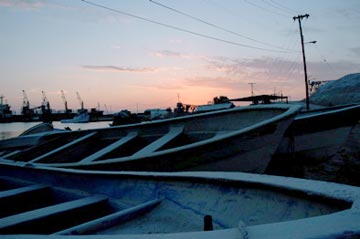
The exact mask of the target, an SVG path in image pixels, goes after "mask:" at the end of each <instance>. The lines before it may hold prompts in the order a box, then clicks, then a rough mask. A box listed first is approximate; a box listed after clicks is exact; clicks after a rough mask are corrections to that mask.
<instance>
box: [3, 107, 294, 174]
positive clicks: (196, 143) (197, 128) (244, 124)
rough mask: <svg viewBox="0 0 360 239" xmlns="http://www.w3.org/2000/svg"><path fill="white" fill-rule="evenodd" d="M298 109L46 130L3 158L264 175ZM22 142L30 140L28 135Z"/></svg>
mask: <svg viewBox="0 0 360 239" xmlns="http://www.w3.org/2000/svg"><path fill="white" fill-rule="evenodd" d="M299 109H300V106H289V105H270V106H252V107H241V108H233V109H229V110H222V111H217V112H211V113H203V114H196V115H191V116H186V117H179V118H174V119H168V120H160V121H154V122H150V123H143V124H133V125H127V126H118V127H111V128H106V129H105V128H104V129H94V130H84V131H73V132H62V133H58V134H49V135H47V136H44V137H43V138H40V139H37V141H35V140H34V142H35V143H34V144H32V145H31V147H29V148H27V149H21V150H20V151H19V152H16V151H15V152H14V154H11V152H7V155H5V156H4V157H3V160H5V161H6V160H7V161H20V162H23V163H24V164H27V165H32V166H34V167H36V166H52V167H64V168H79V169H88V170H89V169H91V170H100V169H101V170H130V171H132V170H141V171H179V170H206V171H216V170H222V171H244V172H253V173H263V172H264V171H265V170H266V168H267V165H268V164H269V162H270V160H271V158H272V155H273V154H274V152H275V150H276V149H277V147H278V144H279V142H280V140H281V139H282V137H283V134H284V132H285V131H286V129H287V128H288V126H289V125H290V124H291V122H292V121H293V119H294V117H295V115H296V114H297V112H298V111H299ZM18 141H21V138H15V139H14V140H8V141H4V142H0V149H3V150H4V151H5V150H6V147H10V146H11V143H12V142H16V145H19V142H18ZM24 142H26V143H32V141H31V139H30V140H29V138H27V139H26V140H25V138H24ZM39 142H41V143H39ZM26 143H24V145H25V144H26ZM2 145H6V147H4V146H3V147H2ZM9 145H10V146H9ZM14 150H15V149H14Z"/></svg>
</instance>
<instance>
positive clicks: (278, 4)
mask: <svg viewBox="0 0 360 239" xmlns="http://www.w3.org/2000/svg"><path fill="white" fill-rule="evenodd" d="M270 2H272V3H273V4H275V5H277V6H279V7H281V8H283V9H286V10H288V11H289V12H290V13H291V14H297V11H295V10H293V9H291V8H288V7H286V6H284V5H282V4H280V3H278V2H276V1H274V0H270Z"/></svg>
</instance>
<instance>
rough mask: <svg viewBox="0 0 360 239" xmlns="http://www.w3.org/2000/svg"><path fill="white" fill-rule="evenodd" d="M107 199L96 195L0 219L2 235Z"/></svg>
mask: <svg viewBox="0 0 360 239" xmlns="http://www.w3.org/2000/svg"><path fill="white" fill-rule="evenodd" d="M107 199H108V198H107V197H106V196H99V195H95V196H90V197H86V198H82V199H78V200H73V201H70V202H65V203H60V204H57V205H53V206H49V207H44V208H40V209H36V210H32V211H28V212H24V213H20V214H16V215H12V216H8V217H4V218H1V219H0V233H3V232H7V231H8V230H16V227H18V226H20V227H21V226H23V225H25V224H31V223H33V222H37V221H40V220H46V218H48V217H50V216H56V215H59V214H63V213H66V212H71V211H73V210H76V209H79V208H84V207H89V206H92V205H94V204H97V203H100V202H104V201H106V200H107ZM39 224H41V223H39Z"/></svg>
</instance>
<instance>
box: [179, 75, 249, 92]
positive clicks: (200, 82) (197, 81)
mask: <svg viewBox="0 0 360 239" xmlns="http://www.w3.org/2000/svg"><path fill="white" fill-rule="evenodd" d="M185 83H186V85H188V86H201V87H210V88H223V89H233V88H237V87H240V86H241V85H243V84H244V83H243V82H241V81H240V80H238V79H234V78H232V77H209V76H198V77H192V78H186V79H185Z"/></svg>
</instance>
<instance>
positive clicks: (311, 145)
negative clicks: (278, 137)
mask: <svg viewBox="0 0 360 239" xmlns="http://www.w3.org/2000/svg"><path fill="white" fill-rule="evenodd" d="M359 120H360V104H351V105H342V106H334V107H326V108H323V109H316V110H310V111H304V112H302V113H300V114H299V115H297V116H296V117H295V119H294V121H293V122H292V124H291V126H290V127H289V129H288V130H287V131H286V133H285V137H284V138H283V140H282V142H281V143H280V147H279V149H278V150H277V154H287V155H290V154H295V155H299V156H301V157H313V158H321V157H323V158H325V157H329V156H331V155H334V154H335V153H336V152H337V151H338V150H339V148H340V147H341V146H343V145H344V144H345V142H346V141H347V139H348V137H349V135H350V133H351V131H352V129H353V128H354V127H355V126H356V125H358V124H359Z"/></svg>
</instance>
